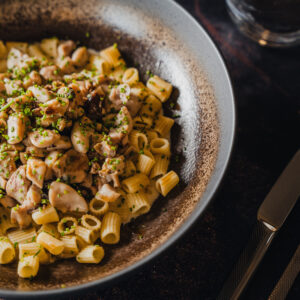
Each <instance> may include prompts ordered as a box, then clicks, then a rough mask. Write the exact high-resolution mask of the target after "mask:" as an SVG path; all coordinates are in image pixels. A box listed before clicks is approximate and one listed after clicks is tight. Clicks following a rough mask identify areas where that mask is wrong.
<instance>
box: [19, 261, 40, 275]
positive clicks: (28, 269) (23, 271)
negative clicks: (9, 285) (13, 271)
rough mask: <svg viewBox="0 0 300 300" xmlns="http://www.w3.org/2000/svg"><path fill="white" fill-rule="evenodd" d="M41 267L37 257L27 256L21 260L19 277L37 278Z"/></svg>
mask: <svg viewBox="0 0 300 300" xmlns="http://www.w3.org/2000/svg"><path fill="white" fill-rule="evenodd" d="M39 267H40V263H39V258H38V257H37V256H34V255H31V256H25V257H23V258H22V259H20V260H19V264H18V275H19V276H20V277H22V278H31V277H34V276H36V274H37V272H38V270H39Z"/></svg>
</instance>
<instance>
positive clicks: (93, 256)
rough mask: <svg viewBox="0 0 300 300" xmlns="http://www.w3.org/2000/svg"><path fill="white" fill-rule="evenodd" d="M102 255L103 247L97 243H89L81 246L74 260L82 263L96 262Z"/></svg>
mask: <svg viewBox="0 0 300 300" xmlns="http://www.w3.org/2000/svg"><path fill="white" fill-rule="evenodd" d="M103 257H104V249H103V248H102V247H101V246H99V245H90V246H87V247H85V248H83V249H82V250H81V251H80V252H79V253H78V255H77V256H76V260H77V261H78V262H79V263H82V264H98V263H99V262H100V261H101V260H102V259H103Z"/></svg>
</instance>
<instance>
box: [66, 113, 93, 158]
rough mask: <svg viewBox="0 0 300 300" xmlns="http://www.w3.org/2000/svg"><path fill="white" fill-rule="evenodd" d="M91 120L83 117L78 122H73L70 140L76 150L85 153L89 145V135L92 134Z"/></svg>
mask: <svg viewBox="0 0 300 300" xmlns="http://www.w3.org/2000/svg"><path fill="white" fill-rule="evenodd" d="M91 124H92V123H91V121H90V120H89V119H88V118H86V117H84V118H82V119H81V121H80V122H78V121H77V122H75V124H74V126H73V129H72V132H71V141H72V144H73V147H74V149H75V150H76V151H78V152H80V153H87V152H88V150H89V147H90V136H91V134H92V132H93V131H92V128H91Z"/></svg>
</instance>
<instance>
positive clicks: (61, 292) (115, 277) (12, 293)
mask: <svg viewBox="0 0 300 300" xmlns="http://www.w3.org/2000/svg"><path fill="white" fill-rule="evenodd" d="M165 1H167V2H168V5H173V6H174V8H175V9H176V10H178V11H180V13H181V14H183V15H184V16H185V18H188V19H189V21H190V22H192V23H193V25H194V26H195V28H197V30H199V31H201V33H202V35H203V36H204V37H205V39H206V41H207V42H208V43H210V46H211V47H212V49H213V50H214V55H215V56H216V57H217V58H218V59H219V61H220V67H221V68H222V70H223V72H224V75H225V77H226V78H225V79H226V80H227V81H228V85H229V93H230V98H228V103H229V104H230V110H231V113H232V120H231V121H232V124H231V126H232V130H231V132H229V133H228V135H229V136H228V138H229V140H228V141H227V153H225V155H226V156H225V158H224V163H223V165H222V166H221V167H220V168H219V169H218V176H217V178H216V179H215V182H214V184H213V188H212V189H211V191H210V192H209V193H208V194H207V195H206V199H205V201H204V203H202V205H201V206H200V207H196V208H195V209H194V211H193V212H192V213H191V215H190V216H189V217H188V218H187V219H186V220H185V222H184V223H183V224H182V225H181V226H180V228H179V229H178V230H177V231H176V232H175V233H173V234H172V236H170V238H168V239H167V240H166V241H165V242H164V243H163V244H161V245H160V246H159V247H157V248H156V249H155V250H154V251H153V252H151V253H150V254H149V255H147V256H145V257H144V258H142V259H141V260H139V261H137V262H135V263H134V264H132V265H131V266H129V267H126V268H125V269H123V270H121V271H119V272H116V273H114V274H111V275H109V276H107V277H104V278H101V279H98V280H95V281H91V282H87V283H83V284H80V285H78V286H70V287H66V288H57V289H51V290H36V291H17V290H5V289H0V296H1V297H6V298H10V299H11V298H21V297H22V298H24V299H28V298H29V299H32V298H36V297H53V296H66V295H70V294H74V293H76V292H80V293H82V292H83V291H86V290H88V289H92V288H94V289H95V288H97V287H98V288H100V287H101V288H104V287H106V286H108V285H109V284H111V283H112V282H117V281H120V280H123V279H125V276H129V275H132V274H133V273H134V272H137V271H139V270H140V269H141V268H142V267H143V266H145V265H146V264H148V263H149V262H151V261H152V260H154V258H157V257H158V256H160V255H161V254H162V253H163V252H164V251H166V250H167V249H168V248H169V247H170V246H171V245H173V244H174V243H175V242H177V241H178V240H179V239H180V238H181V237H182V236H183V235H184V234H185V233H186V232H187V231H188V230H189V229H190V228H191V227H192V225H194V224H195V223H196V221H197V220H198V219H199V218H200V216H201V215H202V214H203V213H204V211H205V210H206V209H207V207H208V205H209V204H210V203H211V202H212V200H213V198H214V196H215V195H216V193H217V191H218V189H219V187H220V184H221V182H222V180H223V179H224V176H225V174H226V172H227V171H228V166H229V163H230V160H231V157H232V152H233V148H234V143H235V136H236V119H237V115H236V104H235V95H234V89H233V84H232V79H231V77H230V75H229V72H228V68H227V63H226V61H225V58H224V56H223V54H222V52H221V50H220V48H219V47H218V46H217V45H216V43H215V42H214V40H213V39H212V37H211V35H210V34H209V33H208V32H207V31H206V29H205V28H204V27H203V26H202V24H201V23H200V22H198V21H197V20H196V19H195V18H194V17H193V16H192V15H191V14H190V13H189V12H188V11H187V10H185V9H184V8H183V7H182V6H181V5H180V4H179V3H177V2H175V0H165Z"/></svg>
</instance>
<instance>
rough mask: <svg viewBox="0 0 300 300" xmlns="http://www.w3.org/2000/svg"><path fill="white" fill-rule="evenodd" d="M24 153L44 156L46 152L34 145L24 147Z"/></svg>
mask: <svg viewBox="0 0 300 300" xmlns="http://www.w3.org/2000/svg"><path fill="white" fill-rule="evenodd" d="M25 153H26V154H28V155H30V156H33V157H45V156H46V155H47V154H48V152H47V151H46V150H44V149H41V148H38V147H35V146H29V147H26V149H25Z"/></svg>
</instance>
